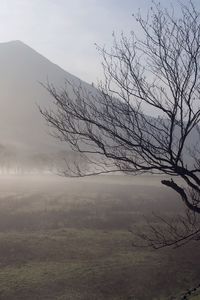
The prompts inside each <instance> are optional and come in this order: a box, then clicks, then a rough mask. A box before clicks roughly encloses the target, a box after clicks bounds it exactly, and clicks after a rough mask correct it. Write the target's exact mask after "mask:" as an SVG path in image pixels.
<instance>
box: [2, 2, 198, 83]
mask: <svg viewBox="0 0 200 300" xmlns="http://www.w3.org/2000/svg"><path fill="white" fill-rule="evenodd" d="M0 1H1V2H0V3H1V7H0V42H6V41H10V40H21V41H23V42H24V43H26V44H28V45H29V46H31V47H32V48H34V49H35V50H37V51H38V52H40V53H41V54H43V55H44V56H46V57H47V58H48V59H50V60H51V61H53V62H54V63H56V64H58V65H59V66H61V67H62V68H64V69H65V70H66V71H68V72H70V73H72V74H74V75H76V76H78V77H80V78H81V79H83V80H85V81H88V82H96V81H97V78H99V77H100V76H101V75H100V70H101V66H100V57H99V55H98V52H97V51H96V48H95V46H94V43H97V44H99V45H104V44H105V45H110V44H111V40H112V32H113V31H115V32H117V33H120V32H121V31H124V32H126V33H128V32H130V31H131V30H133V29H134V28H135V24H134V21H133V17H132V13H136V12H137V11H138V9H139V8H141V11H142V12H144V13H145V11H147V8H148V7H150V6H151V0H0ZM160 2H161V4H163V5H166V4H165V3H169V2H168V1H166V0H160ZM171 2H172V3H173V4H175V3H176V1H174V0H172V1H171ZM182 2H187V0H183V1H182ZM193 2H194V3H195V4H196V5H197V6H198V7H199V8H200V1H199V0H194V1H193Z"/></svg>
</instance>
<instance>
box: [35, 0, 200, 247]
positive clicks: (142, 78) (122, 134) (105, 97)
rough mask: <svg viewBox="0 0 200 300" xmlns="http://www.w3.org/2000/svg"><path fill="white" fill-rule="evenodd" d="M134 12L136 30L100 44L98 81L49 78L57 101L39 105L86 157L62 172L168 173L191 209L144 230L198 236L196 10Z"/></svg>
mask: <svg viewBox="0 0 200 300" xmlns="http://www.w3.org/2000/svg"><path fill="white" fill-rule="evenodd" d="M135 20H136V21H137V23H138V24H139V26H140V29H141V32H142V34H141V33H140V38H138V37H137V36H136V34H135V32H131V34H130V36H129V37H126V36H125V35H124V34H122V35H121V37H120V39H117V38H116V37H115V35H113V47H112V49H111V50H109V51H108V50H107V49H106V48H101V47H98V50H99V51H100V53H101V55H102V59H103V70H104V75H105V81H104V83H101V84H99V87H98V89H95V88H94V87H93V86H91V87H89V86H88V87H83V85H81V84H80V86H77V85H74V84H73V82H71V83H69V82H67V83H66V87H65V88H64V89H63V90H57V89H56V88H55V87H54V86H53V85H51V84H48V85H47V86H46V88H47V89H48V91H49V92H50V94H51V95H52V96H53V99H54V104H55V107H54V109H53V110H52V111H49V110H41V112H42V114H43V116H44V117H45V118H46V120H47V122H48V124H49V125H50V126H52V127H53V128H54V129H55V134H56V136H57V137H58V138H60V139H61V140H62V141H65V142H67V143H68V144H69V145H70V146H71V148H72V149H73V150H74V151H77V152H79V153H80V154H81V156H82V157H83V158H84V160H86V159H87V161H88V164H87V167H86V165H84V168H81V167H80V166H79V165H78V164H76V165H73V166H72V165H68V168H67V170H66V172H65V175H69V176H89V175H94V174H101V173H108V172H124V173H128V174H141V173H146V172H148V173H149V172H150V173H152V174H165V175H168V177H169V176H170V177H171V179H166V180H162V184H163V185H165V186H166V187H169V188H171V189H173V190H174V191H175V192H176V193H178V194H179V196H180V199H181V200H182V201H183V203H184V204H185V206H186V208H187V209H188V211H189V213H188V216H189V217H188V218H187V222H186V220H185V219H184V218H182V217H180V218H181V220H179V221H180V222H179V225H177V224H174V223H171V221H167V220H164V223H165V225H166V226H168V233H170V234H169V235H167V236H166V230H165V232H164V233H162V230H160V229H156V228H154V227H151V232H152V235H149V234H147V235H146V236H145V235H144V234H143V238H146V240H147V241H148V243H149V244H150V245H152V246H154V247H156V248H159V247H162V246H166V245H174V244H175V245H178V244H179V243H183V242H187V241H188V240H190V239H198V238H199V237H200V227H198V226H197V223H198V222H197V221H196V220H197V219H198V215H199V214H200V173H199V172H200V127H199V122H200V13H199V11H197V9H196V8H195V6H194V5H193V3H192V1H190V2H189V3H188V5H187V6H185V5H180V10H179V13H178V15H177V14H176V13H175V11H174V9H173V8H172V9H171V10H167V9H165V8H162V7H161V6H160V4H154V5H153V7H152V8H151V9H150V11H149V13H148V15H147V17H146V18H143V17H142V16H141V14H140V13H138V15H137V16H135ZM172 177H173V178H174V177H175V178H176V179H172ZM177 177H179V178H181V180H182V182H183V183H182V184H181V183H180V180H177ZM188 219H189V222H188ZM180 224H181V225H180ZM190 225H191V226H190ZM178 229H179V230H178ZM180 229H181V233H180Z"/></svg>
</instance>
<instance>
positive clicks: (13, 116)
mask: <svg viewBox="0 0 200 300" xmlns="http://www.w3.org/2000/svg"><path fill="white" fill-rule="evenodd" d="M65 79H67V80H70V81H76V82H78V81H79V79H78V78H76V77H75V76H73V75H71V74H69V73H67V72H65V71H64V70H63V69H61V68H60V67H58V66H57V65H55V64H53V63H51V62H50V61H49V60H48V59H46V58H45V57H43V56H42V55H40V54H39V53H37V52H36V51H34V50H33V49H32V48H30V47H28V46H27V45H25V44H24V43H22V42H20V41H12V42H8V43H1V44H0V143H1V144H6V145H14V146H15V147H17V148H19V149H24V150H25V149H26V150H31V151H36V152H38V151H40V152H41V151H44V152H46V151H53V150H54V149H56V148H60V147H63V146H64V145H62V146H60V145H58V143H56V142H55V140H54V139H53V138H52V137H50V136H49V135H48V133H47V131H48V128H47V127H46V124H45V122H44V120H43V118H42V117H41V115H40V113H39V110H38V106H37V105H40V106H44V107H49V105H50V102H51V101H50V95H49V94H48V92H47V91H46V90H45V89H44V87H42V86H41V84H40V83H46V82H47V80H48V81H49V82H51V83H53V84H54V85H55V86H56V87H62V86H63V85H64V82H65ZM82 84H83V85H85V86H87V87H89V85H88V84H86V83H83V82H82Z"/></svg>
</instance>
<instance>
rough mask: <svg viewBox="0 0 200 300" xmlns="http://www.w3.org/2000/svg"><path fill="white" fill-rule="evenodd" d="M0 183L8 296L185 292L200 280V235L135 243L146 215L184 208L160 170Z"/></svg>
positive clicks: (101, 298)
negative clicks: (154, 174)
mask: <svg viewBox="0 0 200 300" xmlns="http://www.w3.org/2000/svg"><path fill="white" fill-rule="evenodd" d="M0 190H1V193H0V299H1V300H15V299H19V300H25V299H26V300H37V299H40V300H105V299H113V300H120V299H121V300H122V299H123V300H126V299H127V300H133V299H134V300H136V299H138V300H146V299H148V300H151V299H154V300H156V299H161V300H164V299H174V298H172V297H171V296H177V297H179V298H177V299H180V295H181V294H182V293H183V292H184V291H186V290H187V289H188V288H191V287H193V286H195V285H196V284H198V283H199V282H200V267H199V250H200V243H191V244H190V245H187V246H185V247H183V248H178V249H176V250H174V249H163V250H160V251H153V250H150V249H141V248H135V247H133V246H132V244H133V242H134V236H133V234H132V233H131V232H130V228H132V227H133V226H134V224H140V226H142V224H143V223H144V220H143V217H142V216H143V215H150V214H151V213H152V212H153V211H154V212H156V213H162V212H163V210H164V211H165V213H166V214H172V213H174V212H177V211H179V210H180V209H181V207H180V206H179V205H177V201H176V200H177V196H176V195H175V194H174V193H173V192H172V191H168V190H167V189H165V188H164V187H162V186H161V185H160V184H159V179H158V178H153V179H151V178H150V177H142V178H140V179H139V178H132V177H126V178H123V177H121V176H116V177H112V176H109V177H96V178H91V179H90V180H88V179H82V180H80V179H77V180H75V179H65V178H60V177H53V176H49V177H43V178H39V177H38V178H37V177H34V176H32V177H29V178H25V177H23V176H21V177H18V178H15V177H14V176H13V177H12V176H10V177H2V178H1V180H0ZM193 299H194V300H197V299H199V298H197V297H196V298H193Z"/></svg>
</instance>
